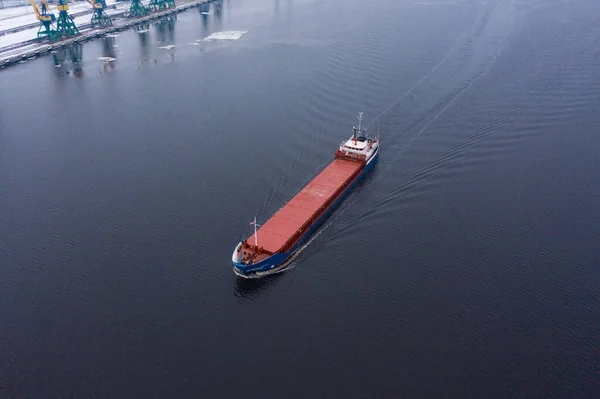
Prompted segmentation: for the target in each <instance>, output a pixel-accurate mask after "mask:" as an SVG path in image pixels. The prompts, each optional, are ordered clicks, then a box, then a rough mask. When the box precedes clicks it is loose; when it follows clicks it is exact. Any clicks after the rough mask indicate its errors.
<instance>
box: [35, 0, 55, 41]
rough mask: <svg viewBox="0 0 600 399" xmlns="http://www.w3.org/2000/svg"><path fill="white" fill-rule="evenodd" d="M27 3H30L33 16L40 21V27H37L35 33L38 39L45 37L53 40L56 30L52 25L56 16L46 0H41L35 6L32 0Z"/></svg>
mask: <svg viewBox="0 0 600 399" xmlns="http://www.w3.org/2000/svg"><path fill="white" fill-rule="evenodd" d="M29 4H31V7H32V8H33V12H34V13H35V17H36V18H37V20H38V21H40V29H38V33H37V37H38V39H43V38H46V37H47V38H48V39H49V40H50V41H54V40H55V39H56V38H57V37H58V32H57V31H56V29H55V28H54V26H53V24H54V21H56V17H55V16H54V14H53V13H52V11H50V6H49V5H48V3H47V2H46V0H41V3H40V4H39V6H37V5H36V4H35V3H34V2H33V0H29ZM38 7H39V8H38Z"/></svg>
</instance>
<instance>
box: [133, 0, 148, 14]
mask: <svg viewBox="0 0 600 399" xmlns="http://www.w3.org/2000/svg"><path fill="white" fill-rule="evenodd" d="M145 15H148V9H147V8H146V7H144V5H143V4H142V0H131V5H130V6H129V16H130V17H134V18H135V17H143V16H145Z"/></svg>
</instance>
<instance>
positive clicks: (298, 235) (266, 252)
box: [231, 112, 379, 277]
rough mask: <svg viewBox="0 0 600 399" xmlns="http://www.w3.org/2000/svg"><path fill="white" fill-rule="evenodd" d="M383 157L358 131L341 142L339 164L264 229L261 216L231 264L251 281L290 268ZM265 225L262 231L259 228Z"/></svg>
mask: <svg viewBox="0 0 600 399" xmlns="http://www.w3.org/2000/svg"><path fill="white" fill-rule="evenodd" d="M378 156H379V139H378V138H370V137H368V135H367V132H366V131H365V130H364V129H362V112H361V113H359V115H358V128H356V127H353V128H352V136H351V137H350V138H349V139H348V140H346V141H344V142H343V143H342V144H340V146H339V148H338V150H337V151H336V152H335V158H334V160H333V161H332V162H331V163H330V164H329V165H328V166H327V167H326V168H325V169H323V170H322V171H321V173H319V174H318V175H317V176H316V177H315V178H314V179H313V180H312V181H311V182H310V183H308V184H307V185H306V187H304V188H303V189H302V190H301V191H300V192H299V193H298V194H296V196H295V197H294V198H292V199H291V200H290V201H289V202H288V203H287V204H285V206H284V207H283V208H281V209H280V210H279V211H278V212H277V213H275V214H274V215H273V216H272V217H271V218H270V219H269V220H268V221H267V222H266V223H264V224H263V225H262V226H260V225H258V224H257V223H256V218H255V219H254V221H253V222H251V223H250V225H252V226H254V234H252V235H251V236H250V237H248V238H247V239H246V240H244V241H242V242H240V243H239V244H238V245H237V246H236V247H235V249H234V250H233V254H232V257H231V260H232V262H233V268H234V271H235V273H236V274H238V275H240V276H242V277H252V276H256V275H261V274H270V273H272V272H275V271H278V270H280V269H281V267H282V266H284V265H285V263H286V261H287V260H289V259H290V258H291V257H292V256H293V255H294V253H295V252H296V251H297V250H298V249H299V248H300V246H301V245H302V244H303V243H304V242H305V241H306V240H307V238H308V237H310V235H311V234H312V233H313V232H314V230H315V229H316V228H317V227H318V226H319V224H321V222H322V221H323V220H324V219H325V218H326V217H327V216H328V214H329V213H330V212H331V211H332V209H333V208H335V206H336V205H337V204H339V203H340V202H341V201H342V199H343V198H344V197H345V196H346V194H347V193H348V192H350V190H351V189H352V188H353V187H354V186H355V185H356V183H358V181H359V180H360V179H361V178H362V177H363V176H364V175H365V174H366V173H367V172H368V171H369V169H371V168H372V167H373V165H374V164H375V163H376V162H377V159H378ZM259 227H260V228H259Z"/></svg>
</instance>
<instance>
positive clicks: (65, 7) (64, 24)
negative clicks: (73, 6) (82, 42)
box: [56, 0, 79, 38]
mask: <svg viewBox="0 0 600 399" xmlns="http://www.w3.org/2000/svg"><path fill="white" fill-rule="evenodd" d="M56 8H58V21H57V22H56V32H57V33H58V37H59V38H63V37H65V38H67V37H73V36H77V35H79V29H77V26H75V22H73V18H71V16H70V15H69V13H68V12H67V11H69V0H58V7H56Z"/></svg>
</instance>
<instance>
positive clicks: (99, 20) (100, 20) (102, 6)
mask: <svg viewBox="0 0 600 399" xmlns="http://www.w3.org/2000/svg"><path fill="white" fill-rule="evenodd" d="M88 2H89V3H90V5H91V6H92V7H93V8H94V15H92V28H95V27H97V26H101V27H106V26H111V25H112V19H110V17H109V16H108V15H107V14H106V13H105V12H104V10H106V2H105V1H104V0H88Z"/></svg>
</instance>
